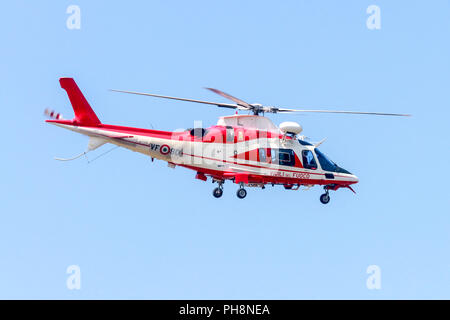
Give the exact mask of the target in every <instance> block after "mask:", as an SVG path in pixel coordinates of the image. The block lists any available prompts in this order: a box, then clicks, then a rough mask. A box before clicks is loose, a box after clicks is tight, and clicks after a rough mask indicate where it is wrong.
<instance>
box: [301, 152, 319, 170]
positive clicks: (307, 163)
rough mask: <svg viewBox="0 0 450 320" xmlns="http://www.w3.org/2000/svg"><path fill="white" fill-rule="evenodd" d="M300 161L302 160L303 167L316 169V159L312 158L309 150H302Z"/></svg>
mask: <svg viewBox="0 0 450 320" xmlns="http://www.w3.org/2000/svg"><path fill="white" fill-rule="evenodd" d="M302 161H303V168H305V169H311V170H316V169H317V163H316V159H314V155H313V153H312V152H311V150H303V151H302Z"/></svg>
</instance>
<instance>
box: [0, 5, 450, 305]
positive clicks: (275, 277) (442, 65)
mask: <svg viewBox="0 0 450 320" xmlns="http://www.w3.org/2000/svg"><path fill="white" fill-rule="evenodd" d="M71 4H76V5H78V6H79V7H80V9H81V29H80V30H69V29H68V28H67V27H66V20H67V18H68V16H69V15H68V14H67V13H66V9H67V7H68V6H69V5H71ZM372 4H375V5H378V6H379V7H380V9H381V29H380V30H369V29H368V28H367V27H366V19H367V18H368V14H367V13H366V9H367V7H368V6H369V5H372ZM0 30H1V31H0V34H1V36H2V37H1V38H2V43H1V50H0V68H1V74H2V76H1V77H0V103H1V106H2V110H3V119H4V121H3V122H2V126H1V131H2V136H3V137H4V138H5V139H3V141H2V144H3V153H2V157H1V158H0V164H1V167H2V168H3V169H2V171H1V172H2V179H1V183H0V192H1V195H2V196H1V201H0V212H1V223H0V257H1V258H0V298H27V299H29V298H43V299H52V298H59V299H93V298H107V299H111V298H138V299H141V298H150V299H221V298H226V299H241V298H246V299H252V298H254V299H303V298H310V299H319V298H327V299H329V298H331V299H334V298H339V299H349V298H357V299H382V298H386V299H397V298H406V299H411V298H426V299H429V298H446V299H449V298H450V257H449V245H450V235H449V228H450V215H449V204H450V201H449V196H448V190H447V188H448V180H449V179H448V178H449V173H448V171H447V170H446V168H447V167H448V164H449V163H448V159H449V144H448V131H447V127H448V118H449V113H450V112H449V106H450V96H449V85H450V59H449V57H450V44H449V41H448V39H449V33H450V3H449V2H448V1H432V2H425V1H422V2H419V1H378V0H373V1H346V2H345V4H343V3H338V2H336V1H282V2H277V3H275V2H273V1H272V2H268V1H245V2H242V1H215V2H211V1H189V2H184V1H183V2H182V1H175V2H167V1H128V2H126V3H116V2H114V3H112V2H110V1H81V0H79V1H76V0H75V1H40V2H35V1H9V2H6V3H4V4H3V6H2V10H1V12H0ZM62 76H70V77H74V78H75V79H76V81H77V83H78V84H79V86H80V88H81V89H82V91H83V92H84V93H85V95H86V97H87V99H88V100H89V102H90V103H91V105H92V106H93V108H94V109H95V111H96V112H97V115H98V116H99V118H100V120H101V121H102V122H104V123H110V124H121V125H130V126H137V127H152V126H153V127H154V128H157V129H163V130H174V129H177V128H188V127H192V126H193V121H194V120H202V121H203V123H204V125H205V126H208V125H212V124H215V122H216V119H217V117H219V116H221V115H224V114H227V111H226V110H224V109H219V108H214V107H209V106H202V105H191V104H189V103H181V102H180V103H177V102H173V101H160V100H155V99H152V98H146V97H138V96H128V95H120V94H117V93H112V92H109V91H108V89H110V88H117V89H125V90H137V91H138V90H141V91H148V92H154V93H161V94H167V95H175V96H181V97H191V98H198V99H205V100H214V99H216V100H219V101H223V100H221V98H220V97H216V96H214V95H213V94H212V93H210V92H208V91H207V90H204V89H202V87H205V86H208V87H214V88H219V89H222V90H224V91H226V92H229V93H231V94H233V95H235V96H237V97H240V98H242V99H244V100H248V101H249V102H260V103H263V104H267V105H277V106H284V107H295V108H340V109H351V110H363V111H384V112H404V113H411V114H413V117H411V118H388V117H369V116H341V115H272V116H270V118H271V119H272V120H273V121H274V122H275V123H277V124H278V123H280V122H282V121H287V120H292V121H297V122H299V123H301V124H302V126H303V127H304V134H305V135H307V136H309V137H311V139H312V140H315V141H318V140H321V139H322V138H325V137H327V138H328V139H327V141H326V142H325V143H324V144H323V145H322V147H321V149H322V151H324V152H325V153H326V154H327V155H329V156H330V158H332V159H333V160H334V161H335V162H337V163H338V164H340V165H341V166H342V167H344V168H345V169H347V170H349V171H351V172H352V173H354V174H356V175H357V176H358V177H359V178H360V182H359V184H357V185H356V186H355V189H356V192H357V194H356V195H354V194H353V193H351V192H350V191H349V190H339V191H338V192H333V193H332V194H331V201H330V203H329V204H328V205H326V206H324V205H322V204H321V203H320V202H319V196H320V194H321V193H322V190H321V189H320V188H318V187H316V188H314V189H311V190H309V191H285V190H284V189H283V188H281V187H276V188H271V187H270V188H266V189H265V190H253V189H249V190H248V191H249V193H248V196H247V198H246V199H245V200H239V199H237V197H236V195H235V191H236V186H235V185H232V184H231V183H227V184H225V192H224V196H223V197H222V198H221V199H215V198H213V197H212V194H211V191H212V189H213V185H212V184H211V183H204V182H202V181H199V180H194V175H195V174H194V172H191V171H188V170H186V169H182V168H176V169H175V170H173V169H170V168H167V166H166V165H165V164H164V163H162V162H159V161H156V162H154V163H152V162H151V161H150V160H149V159H148V158H146V157H145V156H143V155H140V154H136V153H132V152H129V151H127V150H120V149H118V150H115V151H113V152H111V153H110V154H108V155H107V156H104V157H102V158H100V159H98V160H96V161H95V162H93V163H91V164H87V163H86V161H85V160H84V159H79V160H77V161H73V162H69V163H60V162H56V161H54V160H53V157H54V156H63V157H68V156H72V155H74V154H77V153H79V152H81V151H83V150H84V149H85V147H86V144H87V138H86V137H83V136H80V135H77V134H75V133H73V132H70V131H65V130H63V129H61V128H57V127H53V126H50V125H47V124H45V123H44V117H43V115H42V113H43V110H44V109H45V108H53V109H55V110H57V111H58V112H61V113H62V114H63V115H64V116H65V117H66V118H71V117H72V109H71V107H70V104H69V101H68V98H67V96H66V94H65V92H64V91H63V90H62V89H61V88H60V87H59V83H58V78H59V77H62ZM108 148H109V146H104V147H102V149H100V150H98V151H96V154H100V153H101V152H103V151H106V150H108ZM93 156H95V155H91V156H90V157H93ZM70 265H78V266H79V267H80V269H81V290H68V288H67V287H66V279H67V277H68V275H67V274H66V268H67V267H68V266H70ZM369 265H377V266H379V267H380V269H381V285H382V287H381V290H368V288H367V287H366V279H367V277H368V274H366V269H367V267H368V266H369Z"/></svg>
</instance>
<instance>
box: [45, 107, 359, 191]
mask: <svg viewBox="0 0 450 320" xmlns="http://www.w3.org/2000/svg"><path fill="white" fill-rule="evenodd" d="M262 119H265V120H262ZM244 120H245V121H244ZM48 122H49V123H52V124H55V125H57V126H59V127H63V128H65V129H69V130H72V131H75V132H78V133H81V134H83V135H86V136H90V137H92V138H95V139H102V140H104V141H105V142H108V143H112V144H115V145H118V146H120V147H124V148H127V149H130V150H132V151H135V152H139V153H142V154H145V155H147V156H150V157H151V158H154V159H159V160H163V161H167V162H168V163H169V164H170V165H171V166H181V167H185V168H188V169H192V170H194V171H196V172H197V176H196V177H197V178H199V179H202V180H206V176H211V177H212V178H213V179H214V180H217V181H225V180H233V181H234V182H236V183H245V185H248V186H263V185H265V184H282V185H284V186H285V187H287V188H290V187H292V186H300V185H305V186H312V185H327V186H330V188H332V189H335V190H336V189H337V188H340V187H348V186H350V185H351V184H354V183H357V182H358V178H357V177H356V176H355V175H353V174H351V173H350V172H348V171H346V170H344V169H342V168H340V167H339V166H337V165H336V164H334V163H333V162H332V161H330V160H328V158H327V157H326V156H325V155H324V154H323V153H321V152H320V151H318V150H317V148H316V147H315V146H314V145H312V144H310V143H307V142H305V141H303V140H301V139H297V138H296V137H295V136H289V135H286V134H283V133H282V132H280V130H279V129H278V128H277V127H276V126H274V125H273V124H272V123H271V122H270V120H268V119H267V118H264V117H259V116H238V115H236V116H229V117H222V118H220V119H219V122H218V124H217V125H215V126H212V127H209V128H207V129H202V128H194V129H187V130H185V131H182V132H169V131H159V130H150V129H140V128H132V127H123V126H116V125H107V124H98V125H95V126H84V125H77V123H76V122H74V121H72V120H70V121H69V120H48ZM249 123H256V124H255V125H249Z"/></svg>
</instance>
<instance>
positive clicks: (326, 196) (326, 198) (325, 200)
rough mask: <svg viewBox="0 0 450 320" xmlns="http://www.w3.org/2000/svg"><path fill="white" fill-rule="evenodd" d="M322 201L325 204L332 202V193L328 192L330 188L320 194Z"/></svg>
mask: <svg viewBox="0 0 450 320" xmlns="http://www.w3.org/2000/svg"><path fill="white" fill-rule="evenodd" d="M320 202H322V203H323V204H327V203H328V202H330V195H329V193H328V190H326V191H325V193H324V194H322V195H321V196H320Z"/></svg>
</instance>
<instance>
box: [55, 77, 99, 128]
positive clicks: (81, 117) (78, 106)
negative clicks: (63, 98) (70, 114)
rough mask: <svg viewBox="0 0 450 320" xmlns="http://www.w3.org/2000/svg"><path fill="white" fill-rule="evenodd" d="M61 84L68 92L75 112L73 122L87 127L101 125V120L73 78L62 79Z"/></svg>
mask: <svg viewBox="0 0 450 320" xmlns="http://www.w3.org/2000/svg"><path fill="white" fill-rule="evenodd" d="M59 83H60V84H61V88H63V89H64V90H66V92H67V95H68V96H69V99H70V103H71V104H72V108H73V111H74V112H75V118H74V119H73V121H74V122H76V123H78V124H80V125H85V126H97V125H99V124H100V123H101V122H100V120H98V118H97V115H96V114H95V112H94V110H92V108H91V106H90V105H89V103H88V102H87V100H86V98H85V97H84V96H83V94H82V93H81V90H80V88H78V86H77V84H76V83H75V81H74V80H73V79H72V78H61V79H59Z"/></svg>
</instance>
